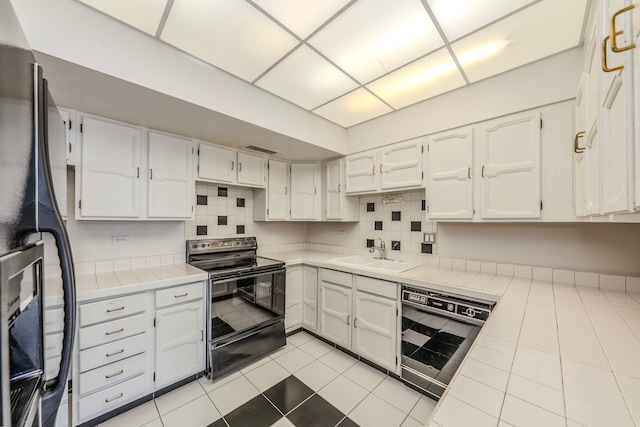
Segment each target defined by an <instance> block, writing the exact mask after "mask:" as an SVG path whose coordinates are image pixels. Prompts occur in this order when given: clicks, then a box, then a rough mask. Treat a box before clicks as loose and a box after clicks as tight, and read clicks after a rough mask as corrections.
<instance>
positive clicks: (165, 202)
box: [148, 132, 194, 218]
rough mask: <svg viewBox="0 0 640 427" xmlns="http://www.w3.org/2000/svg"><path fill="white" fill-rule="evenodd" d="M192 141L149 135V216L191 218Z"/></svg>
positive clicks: (150, 133) (154, 133)
mask: <svg viewBox="0 0 640 427" xmlns="http://www.w3.org/2000/svg"><path fill="white" fill-rule="evenodd" d="M191 156H192V147H191V141H189V140H187V139H182V138H176V137H174V136H170V135H164V134H161V133H156V132H149V199H148V203H149V205H148V206H149V208H148V215H149V217H155V218H167V217H170V218H180V217H183V218H191V215H192V214H193V193H194V191H193V189H194V182H193V176H192V174H191V165H192V161H191V159H192V158H191Z"/></svg>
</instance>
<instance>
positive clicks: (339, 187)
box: [338, 184, 342, 193]
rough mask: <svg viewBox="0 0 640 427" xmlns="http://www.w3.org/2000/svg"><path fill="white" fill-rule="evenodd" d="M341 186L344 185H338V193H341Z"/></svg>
mask: <svg viewBox="0 0 640 427" xmlns="http://www.w3.org/2000/svg"><path fill="white" fill-rule="evenodd" d="M341 185H342V184H338V193H339V192H340V186H341Z"/></svg>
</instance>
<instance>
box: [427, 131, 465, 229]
mask: <svg viewBox="0 0 640 427" xmlns="http://www.w3.org/2000/svg"><path fill="white" fill-rule="evenodd" d="M427 156H428V158H429V170H428V172H427V173H428V176H429V181H428V191H427V197H428V199H429V211H428V215H429V218H430V219H471V218H473V180H472V179H471V177H472V175H471V172H472V170H471V167H472V166H473V128H470V127H467V128H463V129H458V130H454V131H451V132H447V133H442V134H439V135H435V136H432V137H430V138H429V149H428V152H427Z"/></svg>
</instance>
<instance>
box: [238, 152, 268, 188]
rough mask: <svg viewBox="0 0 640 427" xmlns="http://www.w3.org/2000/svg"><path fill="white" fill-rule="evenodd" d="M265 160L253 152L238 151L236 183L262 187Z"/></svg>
mask: <svg viewBox="0 0 640 427" xmlns="http://www.w3.org/2000/svg"><path fill="white" fill-rule="evenodd" d="M265 165H266V160H265V158H264V157H262V156H257V155H255V154H249V153H243V152H242V151H239V152H238V184H247V185H251V186H252V187H264V183H265V173H264V172H265Z"/></svg>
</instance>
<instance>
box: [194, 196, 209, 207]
mask: <svg viewBox="0 0 640 427" xmlns="http://www.w3.org/2000/svg"><path fill="white" fill-rule="evenodd" d="M207 199H208V196H200V195H198V196H197V200H196V204H197V205H198V206H202V205H204V206H207Z"/></svg>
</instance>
